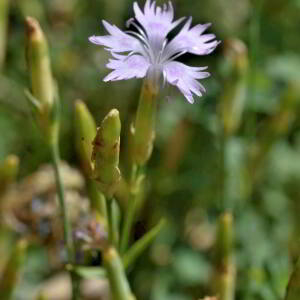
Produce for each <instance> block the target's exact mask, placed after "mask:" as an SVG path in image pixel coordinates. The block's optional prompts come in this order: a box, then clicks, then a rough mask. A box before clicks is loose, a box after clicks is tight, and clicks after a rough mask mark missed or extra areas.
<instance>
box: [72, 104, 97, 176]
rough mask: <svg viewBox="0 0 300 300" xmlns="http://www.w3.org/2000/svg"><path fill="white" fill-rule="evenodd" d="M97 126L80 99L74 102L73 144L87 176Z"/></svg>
mask: <svg viewBox="0 0 300 300" xmlns="http://www.w3.org/2000/svg"><path fill="white" fill-rule="evenodd" d="M96 132H97V128H96V123H95V120H94V118H93V116H92V114H91V113H90V112H89V110H88V108H87V107H86V105H85V103H84V102H83V101H81V100H77V101H76V102H75V145H76V150H77V154H78V156H79V159H80V162H81V165H82V168H83V170H84V172H85V174H86V175H87V176H90V175H91V174H92V166H91V157H92V151H93V145H92V143H93V140H94V138H95V136H96Z"/></svg>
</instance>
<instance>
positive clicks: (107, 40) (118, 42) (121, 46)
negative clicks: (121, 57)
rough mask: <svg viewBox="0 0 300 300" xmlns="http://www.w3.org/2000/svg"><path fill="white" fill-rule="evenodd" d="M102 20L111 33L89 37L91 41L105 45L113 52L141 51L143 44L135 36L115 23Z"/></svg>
mask: <svg viewBox="0 0 300 300" xmlns="http://www.w3.org/2000/svg"><path fill="white" fill-rule="evenodd" d="M102 22H103V25H104V27H105V29H106V30H107V32H108V33H109V35H104V36H94V35H93V36H91V37H89V41H90V42H91V43H93V44H97V45H102V46H105V47H107V48H108V49H109V50H110V51H113V52H131V51H133V52H140V51H141V44H140V42H139V41H138V40H137V39H136V38H135V37H133V36H131V35H129V34H126V33H125V32H123V31H122V30H120V29H119V28H118V27H117V26H115V25H111V24H109V23H108V22H106V21H104V20H103V21H102Z"/></svg>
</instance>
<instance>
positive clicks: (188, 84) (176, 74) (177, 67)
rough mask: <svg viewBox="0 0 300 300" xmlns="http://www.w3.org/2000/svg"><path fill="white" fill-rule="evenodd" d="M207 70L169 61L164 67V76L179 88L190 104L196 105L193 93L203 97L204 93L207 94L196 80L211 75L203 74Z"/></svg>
mask: <svg viewBox="0 0 300 300" xmlns="http://www.w3.org/2000/svg"><path fill="white" fill-rule="evenodd" d="M205 69H206V67H201V68H195V67H189V66H187V65H185V64H183V63H180V62H176V61H169V62H167V63H165V65H164V71H163V74H164V77H165V79H166V80H167V81H168V82H169V83H170V84H172V85H175V86H177V88H178V89H179V90H180V91H181V93H182V94H183V95H184V96H185V98H186V99H187V100H188V101H189V102H190V103H194V99H193V93H194V94H195V95H197V96H202V92H205V88H204V86H203V85H202V84H201V83H200V82H198V81H197V80H196V79H203V78H206V77H208V76H209V75H210V74H209V73H208V72H202V71H203V70H205Z"/></svg>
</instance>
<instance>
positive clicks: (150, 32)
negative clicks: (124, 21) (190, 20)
mask: <svg viewBox="0 0 300 300" xmlns="http://www.w3.org/2000/svg"><path fill="white" fill-rule="evenodd" d="M133 10H134V13H135V18H136V19H137V20H138V22H139V23H140V24H141V25H142V26H143V27H144V29H145V31H146V34H147V36H148V38H149V40H150V41H151V40H153V39H156V40H157V39H159V40H161V41H164V39H165V38H166V36H167V34H168V33H169V32H170V31H171V30H172V29H173V28H175V27H176V26H177V25H178V24H179V23H180V22H181V21H182V20H183V19H184V18H181V19H179V20H177V21H175V22H173V18H174V9H173V5H172V3H171V1H169V3H168V4H165V5H164V6H163V7H160V6H156V2H155V1H153V2H152V0H147V1H146V4H145V6H144V12H142V10H141V9H140V7H139V5H138V4H137V2H134V4H133Z"/></svg>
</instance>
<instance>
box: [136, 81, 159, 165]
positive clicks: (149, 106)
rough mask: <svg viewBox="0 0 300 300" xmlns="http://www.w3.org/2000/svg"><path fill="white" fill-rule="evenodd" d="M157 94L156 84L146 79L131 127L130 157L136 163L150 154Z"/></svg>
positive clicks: (153, 135)
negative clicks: (131, 143)
mask: <svg viewBox="0 0 300 300" xmlns="http://www.w3.org/2000/svg"><path fill="white" fill-rule="evenodd" d="M157 94H158V88H157V87H156V84H153V82H152V81H151V80H147V79H146V80H145V81H144V83H143V87H142V91H141V96H140V100H139V105H138V110H137V114H136V119H135V123H134V125H132V127H131V134H132V135H133V146H132V148H133V149H132V158H133V161H134V162H135V163H136V164H137V165H144V164H145V163H146V162H147V161H148V160H149V158H150V156H151V154H152V149H153V142H154V139H155V116H156V98H157Z"/></svg>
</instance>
